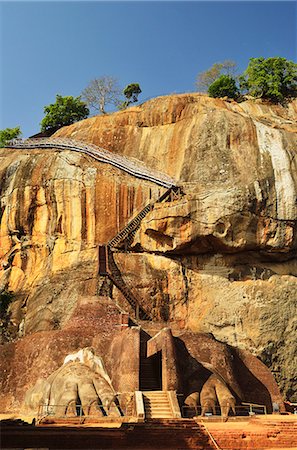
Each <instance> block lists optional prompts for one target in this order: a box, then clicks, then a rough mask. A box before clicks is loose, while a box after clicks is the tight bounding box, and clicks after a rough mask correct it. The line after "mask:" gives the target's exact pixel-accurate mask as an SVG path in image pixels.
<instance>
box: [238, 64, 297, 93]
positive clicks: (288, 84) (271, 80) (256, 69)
mask: <svg viewBox="0 0 297 450" xmlns="http://www.w3.org/2000/svg"><path fill="white" fill-rule="evenodd" d="M240 87H241V89H243V90H246V92H247V93H248V94H250V95H252V96H253V97H262V98H264V99H268V100H272V101H273V102H281V101H283V100H284V99H286V98H289V97H293V96H296V94H297V64H295V63H293V62H292V61H288V60H287V59H286V58H280V57H276V58H267V59H265V58H263V57H261V58H251V59H250V63H249V65H248V68H247V69H246V71H245V72H244V73H243V75H242V76H241V77H240Z"/></svg>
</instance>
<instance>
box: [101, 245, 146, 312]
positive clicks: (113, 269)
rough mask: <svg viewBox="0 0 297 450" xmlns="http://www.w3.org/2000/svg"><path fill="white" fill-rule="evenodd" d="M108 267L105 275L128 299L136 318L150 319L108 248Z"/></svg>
mask: <svg viewBox="0 0 297 450" xmlns="http://www.w3.org/2000/svg"><path fill="white" fill-rule="evenodd" d="M108 268H109V271H108V273H107V276H108V277H109V279H110V280H111V281H112V282H113V283H114V285H115V286H116V287H117V288H118V289H119V290H120V291H121V293H122V294H123V295H124V297H125V299H126V300H127V301H128V303H129V305H130V306H132V308H133V310H134V311H135V316H136V319H141V320H152V318H151V317H150V315H149V314H147V313H146V312H145V311H144V309H143V308H142V307H141V306H140V304H141V302H140V300H139V299H138V298H137V297H136V296H135V294H133V293H132V291H131V290H130V288H129V287H128V285H127V283H125V281H124V280H123V278H122V274H121V272H120V270H119V268H118V266H117V265H116V262H115V260H114V257H113V253H112V252H111V251H110V249H109V248H108Z"/></svg>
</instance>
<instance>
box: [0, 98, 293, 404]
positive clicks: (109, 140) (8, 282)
mask: <svg viewBox="0 0 297 450" xmlns="http://www.w3.org/2000/svg"><path fill="white" fill-rule="evenodd" d="M55 137H60V138H71V139H77V140H79V141H85V142H90V143H93V144H96V145H99V146H101V147H103V148H105V149H106V150H109V151H110V152H112V153H115V154H119V155H123V156H125V157H129V158H132V159H133V160H135V161H136V160H139V161H142V162H143V163H144V164H145V165H146V166H147V167H148V168H150V169H151V170H155V169H157V170H158V171H161V172H163V173H166V174H168V175H169V176H171V177H172V178H173V179H175V181H176V183H177V184H178V185H179V186H180V188H181V191H182V194H180V195H178V196H176V197H174V196H173V197H172V198H171V199H169V200H170V201H166V202H162V203H158V204H155V205H154V207H152V208H151V211H150V212H149V213H148V214H147V215H146V216H145V218H144V219H143V220H142V222H141V226H140V228H139V230H138V231H137V232H136V234H135V236H134V240H133V242H131V243H130V248H129V253H125V252H118V253H116V254H115V260H116V263H117V265H118V267H119V269H120V270H121V273H122V276H123V278H124V279H125V280H126V281H127V283H129V285H130V286H131V289H132V291H134V292H135V294H137V295H138V297H139V298H141V302H142V306H143V308H144V309H146V310H149V311H150V313H152V315H153V316H154V318H155V319H158V320H166V321H169V322H171V323H172V325H173V326H174V327H176V329H178V330H180V331H179V332H182V330H188V331H190V332H197V333H198V332H203V333H212V334H213V335H214V337H215V338H216V339H218V340H220V341H221V342H225V343H228V344H230V345H233V346H236V347H239V348H240V349H243V350H249V351H252V352H253V353H254V354H255V355H257V356H259V357H260V358H261V359H262V361H264V362H265V364H266V365H268V366H269V367H270V368H271V369H272V370H273V371H274V374H275V377H276V379H277V381H278V384H279V386H280V388H281V389H282V391H283V393H284V395H285V397H287V398H288V399H291V400H293V399H294V400H295V401H296V400H297V397H296V396H297V391H296V372H295V370H296V365H297V360H296V354H297V352H296V339H295V336H296V331H297V320H296V317H297V306H296V292H297V281H296V280H297V278H296V277H297V258H296V248H297V237H296V227H297V202H296V192H297V158H296V151H297V101H293V102H291V103H289V104H288V105H287V106H284V107H282V106H277V105H269V104H265V103H262V102H258V101H246V102H243V103H240V104H237V103H235V102H227V101H223V100H220V99H211V98H208V97H207V96H204V95H199V94H184V95H175V96H168V97H160V98H156V99H153V100H151V101H149V102H147V103H145V104H143V105H140V106H138V107H132V108H129V109H127V110H126V111H122V112H118V113H115V114H111V115H106V116H100V117H93V118H90V119H86V120H84V121H81V122H78V123H76V124H73V125H71V126H69V127H64V128H62V129H61V130H59V131H58V132H57V133H56V134H55ZM0 156H1V165H0V172H1V229H0V238H1V246H0V258H1V262H2V266H1V269H0V283H1V287H2V289H5V291H9V292H12V293H13V301H11V303H10V305H9V306H8V309H7V311H5V314H4V315H3V317H4V316H5V320H4V319H3V326H4V327H5V330H6V331H5V335H6V338H7V339H10V340H11V339H15V338H16V337H17V336H18V338H19V339H20V341H18V343H17V345H18V346H20V345H21V344H20V342H21V341H22V339H25V340H26V339H34V336H35V333H47V335H49V334H48V333H51V332H53V333H60V334H59V335H61V336H62V335H63V332H64V331H65V332H66V330H67V332H69V326H70V325H69V324H71V323H73V321H75V320H76V321H78V322H79V321H83V316H82V315H80V314H81V313H78V312H77V311H78V310H81V307H80V306H79V305H81V304H82V303H81V302H85V305H87V304H88V301H89V300H88V299H94V296H95V295H96V293H97V290H98V286H97V284H98V277H97V270H98V256H97V248H98V245H102V244H105V243H107V241H108V240H109V239H111V238H112V237H113V236H114V235H115V234H116V233H117V232H118V231H120V230H121V229H122V228H123V227H124V226H125V225H126V224H127V223H128V221H129V220H130V219H131V218H132V217H134V216H135V215H136V214H137V213H138V212H139V211H140V210H141V209H142V208H143V207H144V206H146V205H147V204H148V203H149V202H152V201H153V200H155V199H157V198H158V197H159V196H160V195H161V194H162V193H164V191H165V189H163V188H162V187H160V186H158V185H156V184H154V183H153V182H150V181H145V180H141V179H138V178H135V177H133V176H131V175H129V174H127V173H124V172H123V171H121V170H119V169H116V168H114V167H112V166H110V165H108V164H103V163H100V162H97V161H95V160H94V159H92V158H91V157H90V156H87V155H83V154H79V153H74V152H71V151H69V150H63V151H61V150H58V149H52V150H42V149H40V148H38V146H37V147H36V149H33V150H16V149H2V150H1V151H0ZM113 298H114V300H115V301H116V302H117V303H118V305H119V306H120V307H121V308H122V309H125V310H129V305H128V306H127V304H126V302H125V299H124V297H123V295H122V293H121V292H120V291H118V290H117V289H116V288H115V289H114V290H113ZM84 299H85V300H84ZM90 302H91V303H90V305H91V306H92V304H93V303H92V302H93V300H90ZM91 306H90V309H92V308H91ZM82 309H83V308H82ZM99 323H100V321H99ZM70 328H71V327H70ZM89 331H90V330H89ZM89 331H88V332H89ZM97 332H98V333H99V335H100V330H97ZM61 333H62V334H61ZM86 334H87V333H86ZM91 334H92V333H91ZM83 335H84V333H83V331H82V334H81V336H83ZM71 339H72V344H71V346H70V348H67V351H68V352H69V351H73V350H75V349H76V347H75V344H74V341H73V339H74V337H72V338H71ZM82 339H83V338H82ZM92 339H94V336H93V335H92V337H91V338H90V339H89V340H88V339H86V338H85V341H84V342H83V344H81V343H80V344H79V345H80V346H82V345H84V346H88V345H91V344H92V345H94V342H93V341H92ZM97 339H99V341H100V338H97ZM102 339H103V338H102ZM7 345H8V346H9V351H8V353H9V355H10V356H9V358H10V364H13V352H14V350H13V345H14V344H13V343H9V344H4V347H5V346H6V347H5V348H6V349H7V348H8V347H7ZM98 345H99V344H98ZM6 351H7V350H6ZM9 358H8V359H9ZM7 370H8V371H9V368H8V369H7ZM34 381H35V380H34ZM22 392H23V391H22Z"/></svg>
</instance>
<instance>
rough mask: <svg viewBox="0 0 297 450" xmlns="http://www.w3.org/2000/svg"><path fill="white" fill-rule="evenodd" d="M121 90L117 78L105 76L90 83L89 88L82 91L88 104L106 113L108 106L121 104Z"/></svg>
mask: <svg viewBox="0 0 297 450" xmlns="http://www.w3.org/2000/svg"><path fill="white" fill-rule="evenodd" d="M120 95H121V89H120V87H119V85H118V81H117V79H116V78H113V77H110V76H103V77H100V78H95V79H94V80H92V81H90V83H89V84H88V86H87V87H86V88H85V89H84V90H83V91H82V98H83V99H84V100H85V102H86V104H87V105H88V106H89V107H90V108H92V109H94V110H95V111H99V112H100V113H101V114H105V113H106V105H108V104H110V105H116V106H117V105H118V104H119V102H120V100H119V99H120Z"/></svg>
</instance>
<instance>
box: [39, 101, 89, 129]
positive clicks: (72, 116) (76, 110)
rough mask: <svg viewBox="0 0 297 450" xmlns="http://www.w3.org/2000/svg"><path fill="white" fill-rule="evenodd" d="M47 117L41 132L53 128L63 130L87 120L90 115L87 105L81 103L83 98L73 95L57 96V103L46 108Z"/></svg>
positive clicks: (42, 122) (42, 123) (43, 120)
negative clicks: (62, 128)
mask: <svg viewBox="0 0 297 450" xmlns="http://www.w3.org/2000/svg"><path fill="white" fill-rule="evenodd" d="M44 112H45V114H46V115H45V117H44V118H43V119H42V121H41V131H46V130H50V129H52V128H56V129H58V128H61V127H63V126H66V125H71V124H72V123H74V122H77V121H79V120H82V119H85V118H86V117H88V115H89V109H88V107H87V105H86V104H85V103H84V102H82V101H81V97H80V96H79V97H73V96H72V95H69V96H66V97H62V95H59V94H57V95H56V102H55V103H51V104H50V105H47V106H45V107H44Z"/></svg>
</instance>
